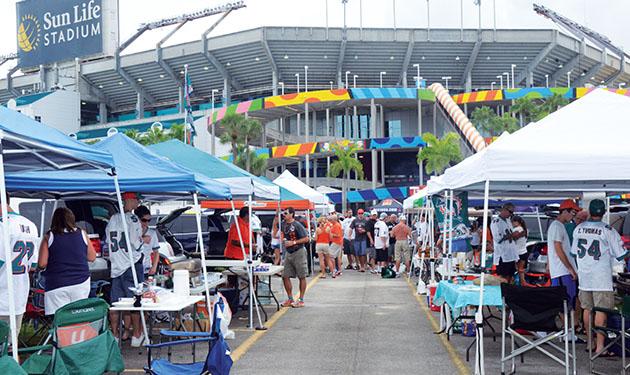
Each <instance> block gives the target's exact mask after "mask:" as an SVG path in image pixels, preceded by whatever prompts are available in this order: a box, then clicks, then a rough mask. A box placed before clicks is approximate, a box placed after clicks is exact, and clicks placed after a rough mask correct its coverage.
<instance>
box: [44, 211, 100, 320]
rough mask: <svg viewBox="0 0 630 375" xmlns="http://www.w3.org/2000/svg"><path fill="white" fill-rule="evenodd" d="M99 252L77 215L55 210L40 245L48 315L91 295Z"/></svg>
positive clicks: (46, 312) (45, 305)
mask: <svg viewBox="0 0 630 375" xmlns="http://www.w3.org/2000/svg"><path fill="white" fill-rule="evenodd" d="M94 259H96V252H95V251H94V247H92V243H91V242H90V241H89V240H88V237H87V233H85V231H83V230H82V229H80V228H78V227H77V225H76V223H75V218H74V214H73V213H72V211H70V210H69V209H67V208H65V207H60V208H57V209H56V210H55V212H54V213H53V217H52V220H51V225H50V231H48V233H46V234H45V235H44V238H43V239H42V242H41V244H40V246H39V260H38V261H37V265H38V266H39V268H40V269H45V271H44V273H43V274H44V276H45V277H46V283H45V285H44V290H45V292H44V313H45V314H46V315H53V314H54V313H55V312H56V311H57V309H59V308H61V307H63V306H65V305H67V304H68V303H70V302H74V301H78V300H80V299H84V298H88V296H89V295H90V267H89V265H88V262H93V261H94Z"/></svg>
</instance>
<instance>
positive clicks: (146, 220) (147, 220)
mask: <svg viewBox="0 0 630 375" xmlns="http://www.w3.org/2000/svg"><path fill="white" fill-rule="evenodd" d="M140 221H141V222H143V223H149V222H150V221H151V219H140Z"/></svg>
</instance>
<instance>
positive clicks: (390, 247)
mask: <svg viewBox="0 0 630 375" xmlns="http://www.w3.org/2000/svg"><path fill="white" fill-rule="evenodd" d="M395 248H396V245H395V242H393V241H392V242H391V243H390V244H389V245H388V246H387V256H388V257H391V258H393V257H394V249H395Z"/></svg>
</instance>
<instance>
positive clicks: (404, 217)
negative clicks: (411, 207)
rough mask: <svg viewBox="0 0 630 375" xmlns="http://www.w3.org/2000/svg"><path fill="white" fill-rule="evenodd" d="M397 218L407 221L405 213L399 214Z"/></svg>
mask: <svg viewBox="0 0 630 375" xmlns="http://www.w3.org/2000/svg"><path fill="white" fill-rule="evenodd" d="M398 220H404V221H407V217H406V216H405V215H400V217H399V218H398Z"/></svg>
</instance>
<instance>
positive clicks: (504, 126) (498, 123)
mask: <svg viewBox="0 0 630 375" xmlns="http://www.w3.org/2000/svg"><path fill="white" fill-rule="evenodd" d="M492 129H493V136H494V135H497V134H502V133H503V132H508V133H514V132H515V131H517V130H518V129H520V126H519V125H518V120H517V119H516V118H514V117H512V116H510V114H509V113H504V114H503V116H497V117H496V119H495V120H494V121H493V127H492Z"/></svg>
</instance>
